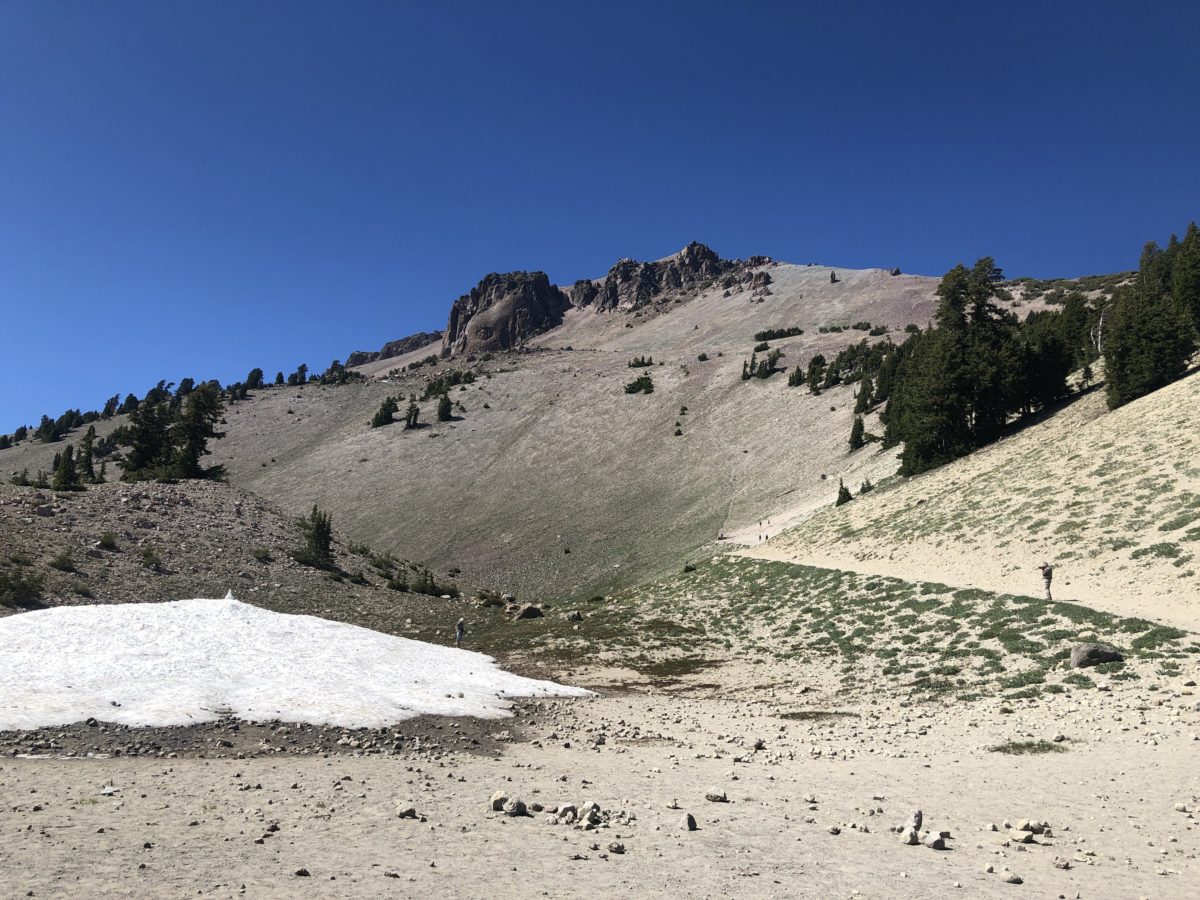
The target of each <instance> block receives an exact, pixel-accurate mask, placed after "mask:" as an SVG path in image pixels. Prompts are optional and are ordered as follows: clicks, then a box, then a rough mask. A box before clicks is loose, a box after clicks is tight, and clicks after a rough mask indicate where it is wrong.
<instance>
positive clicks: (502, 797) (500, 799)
mask: <svg viewBox="0 0 1200 900" xmlns="http://www.w3.org/2000/svg"><path fill="white" fill-rule="evenodd" d="M507 802H508V794H506V793H504V791H496V793H494V794H492V799H491V800H489V801H488V803H489V804H491V807H492V810H493V811H494V812H501V811H502V810H503V809H504V804H505V803H507Z"/></svg>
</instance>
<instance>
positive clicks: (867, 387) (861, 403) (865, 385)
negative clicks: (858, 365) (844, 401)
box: [854, 375, 875, 413]
mask: <svg viewBox="0 0 1200 900" xmlns="http://www.w3.org/2000/svg"><path fill="white" fill-rule="evenodd" d="M874 389H875V386H874V384H873V382H872V381H871V376H870V375H864V376H863V379H862V382H861V383H860V384H859V387H858V396H856V397H855V398H854V412H855V413H865V412H866V411H867V410H868V409H870V408H871V395H872V392H873V391H874Z"/></svg>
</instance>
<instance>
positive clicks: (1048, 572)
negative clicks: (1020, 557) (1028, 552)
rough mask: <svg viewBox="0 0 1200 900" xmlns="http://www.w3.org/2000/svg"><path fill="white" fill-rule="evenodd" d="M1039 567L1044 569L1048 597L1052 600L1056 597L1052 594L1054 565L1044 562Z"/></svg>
mask: <svg viewBox="0 0 1200 900" xmlns="http://www.w3.org/2000/svg"><path fill="white" fill-rule="evenodd" d="M1038 568H1039V569H1041V570H1042V581H1044V582H1046V599H1047V600H1052V599H1054V598H1053V597H1051V596H1050V582H1051V580H1053V578H1054V566H1052V565H1050V563H1046V562H1044V563H1042V564H1041V565H1040V566H1038Z"/></svg>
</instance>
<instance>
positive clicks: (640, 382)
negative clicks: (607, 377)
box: [625, 375, 654, 394]
mask: <svg viewBox="0 0 1200 900" xmlns="http://www.w3.org/2000/svg"><path fill="white" fill-rule="evenodd" d="M625 393H627V394H653V393H654V381H653V380H652V379H651V378H650V376H649V375H639V376H638V377H637V378H635V379H633V381H631V382H629V384H627V385H625Z"/></svg>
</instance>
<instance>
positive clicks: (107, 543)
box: [100, 531, 120, 552]
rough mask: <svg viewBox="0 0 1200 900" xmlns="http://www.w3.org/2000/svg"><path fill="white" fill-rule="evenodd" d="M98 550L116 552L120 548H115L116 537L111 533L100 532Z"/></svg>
mask: <svg viewBox="0 0 1200 900" xmlns="http://www.w3.org/2000/svg"><path fill="white" fill-rule="evenodd" d="M100 549H101V550H111V551H114V552H115V551H117V550H119V549H120V547H118V546H117V536H116V535H115V534H113V533H112V532H111V531H105V532H101V534H100Z"/></svg>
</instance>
